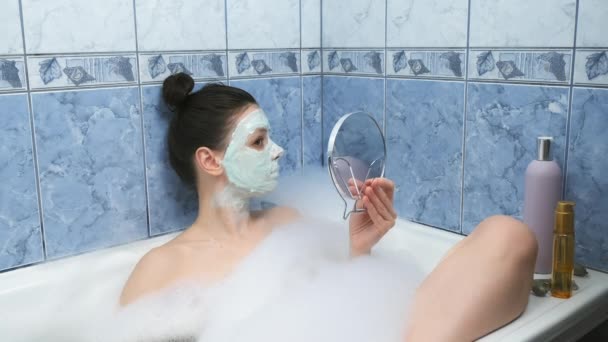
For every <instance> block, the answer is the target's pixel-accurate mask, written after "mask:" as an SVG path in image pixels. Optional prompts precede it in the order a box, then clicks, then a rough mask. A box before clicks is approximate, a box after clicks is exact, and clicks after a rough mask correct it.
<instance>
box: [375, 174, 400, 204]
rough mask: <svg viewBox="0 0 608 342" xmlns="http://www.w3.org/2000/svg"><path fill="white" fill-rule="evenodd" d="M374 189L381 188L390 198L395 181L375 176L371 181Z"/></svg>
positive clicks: (393, 190)
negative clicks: (374, 179) (373, 180)
mask: <svg viewBox="0 0 608 342" xmlns="http://www.w3.org/2000/svg"><path fill="white" fill-rule="evenodd" d="M373 187H374V189H377V188H381V189H382V190H384V192H385V193H386V195H387V197H388V198H390V199H392V198H393V194H394V192H395V183H394V182H393V181H392V180H390V179H388V178H376V181H375V182H374V183H373Z"/></svg>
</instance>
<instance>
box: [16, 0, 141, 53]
mask: <svg viewBox="0 0 608 342" xmlns="http://www.w3.org/2000/svg"><path fill="white" fill-rule="evenodd" d="M22 6H23V21H24V23H23V24H24V30H25V41H26V47H27V53H28V54H31V53H66V52H68V53H69V52H106V51H134V50H135V25H134V20H135V19H134V15H133V1H132V0H89V1H80V0H55V1H46V0H22Z"/></svg>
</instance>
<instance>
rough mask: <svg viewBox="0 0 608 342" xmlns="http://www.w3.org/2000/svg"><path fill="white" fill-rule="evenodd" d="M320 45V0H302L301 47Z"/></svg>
mask: <svg viewBox="0 0 608 342" xmlns="http://www.w3.org/2000/svg"><path fill="white" fill-rule="evenodd" d="M320 46H321V0H302V47H303V48H315V47H320Z"/></svg>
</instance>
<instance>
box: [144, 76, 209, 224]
mask: <svg viewBox="0 0 608 342" xmlns="http://www.w3.org/2000/svg"><path fill="white" fill-rule="evenodd" d="M161 89H162V86H160V85H155V86H145V87H143V88H142V96H143V98H142V99H143V106H144V107H143V108H144V110H143V116H144V137H145V148H146V176H147V180H148V182H147V183H148V210H149V216H150V234H151V235H157V234H161V233H166V232H170V231H176V230H180V229H182V228H185V227H188V226H189V225H191V224H192V222H194V220H195V219H196V215H197V213H198V198H197V196H196V191H195V189H194V188H193V187H192V186H188V185H186V184H184V183H183V182H182V181H181V180H180V179H179V177H178V176H177V174H176V173H175V171H174V170H173V169H172V168H171V165H170V164H169V155H168V148H167V130H168V128H169V122H170V120H171V118H172V116H173V115H174V113H173V112H171V111H170V110H169V109H168V108H167V106H166V105H165V103H164V101H163V100H162V93H161Z"/></svg>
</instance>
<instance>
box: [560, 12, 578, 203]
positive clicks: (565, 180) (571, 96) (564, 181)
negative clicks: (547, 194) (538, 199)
mask: <svg viewBox="0 0 608 342" xmlns="http://www.w3.org/2000/svg"><path fill="white" fill-rule="evenodd" d="M579 6H580V0H576V9H575V11H574V40H573V42H572V61H571V63H570V87H569V93H568V112H567V114H566V140H565V144H564V145H565V146H564V167H563V170H564V173H563V175H562V199H566V193H567V192H566V190H567V189H566V188H567V186H568V158H569V157H570V155H569V153H568V150H569V149H570V126H571V125H572V109H573V103H572V101H573V99H574V68H575V60H576V35H577V31H578V13H579Z"/></svg>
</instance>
